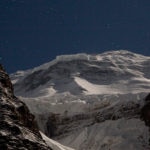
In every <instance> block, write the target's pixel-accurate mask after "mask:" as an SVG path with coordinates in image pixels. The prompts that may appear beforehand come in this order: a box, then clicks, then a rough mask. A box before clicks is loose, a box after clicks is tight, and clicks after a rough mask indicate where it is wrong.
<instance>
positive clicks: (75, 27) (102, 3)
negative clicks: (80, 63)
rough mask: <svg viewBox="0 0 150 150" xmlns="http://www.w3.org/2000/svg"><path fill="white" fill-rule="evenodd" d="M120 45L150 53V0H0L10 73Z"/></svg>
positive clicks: (2, 53) (1, 49)
mask: <svg viewBox="0 0 150 150" xmlns="http://www.w3.org/2000/svg"><path fill="white" fill-rule="evenodd" d="M118 49H126V50H130V51H133V52H136V53H140V54H144V55H148V56H150V0H0V57H2V59H1V60H0V63H2V64H3V65H4V66H5V69H6V71H7V72H9V73H12V72H15V71H17V70H24V69H29V68H32V67H35V66H38V65H40V64H43V63H45V62H48V61H50V60H52V59H54V58H55V57H56V55H61V54H74V53H94V54H95V53H102V52H104V51H108V50H118Z"/></svg>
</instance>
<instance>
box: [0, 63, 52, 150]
mask: <svg viewBox="0 0 150 150" xmlns="http://www.w3.org/2000/svg"><path fill="white" fill-rule="evenodd" d="M0 149H1V150H50V148H49V147H48V146H47V145H46V144H45V142H44V140H43V139H42V137H41V135H40V133H39V131H38V128H37V125H36V122H35V120H34V116H33V115H32V114H31V113H30V112H29V110H28V108H27V106H26V105H25V104H24V103H23V102H21V101H20V100H19V99H18V98H17V97H15V96H14V94H13V87H12V84H11V81H10V79H9V76H8V75H7V73H6V72H5V71H4V69H3V67H2V65H0Z"/></svg>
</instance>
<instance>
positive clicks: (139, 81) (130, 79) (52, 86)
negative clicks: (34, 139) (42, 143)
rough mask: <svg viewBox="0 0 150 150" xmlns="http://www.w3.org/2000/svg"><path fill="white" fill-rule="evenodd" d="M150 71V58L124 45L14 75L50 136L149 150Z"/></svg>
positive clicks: (79, 144)
mask: <svg viewBox="0 0 150 150" xmlns="http://www.w3.org/2000/svg"><path fill="white" fill-rule="evenodd" d="M149 70H150V57H146V56H142V55H139V54H135V53H131V52H129V51H125V50H121V51H110V52H106V53H103V54H98V55H88V54H76V55H65V56H58V57H57V58H56V59H55V60H54V61H52V62H49V63H46V64H44V65H41V66H39V67H36V68H34V69H31V70H27V71H18V72H17V73H15V74H12V75H11V79H12V82H13V83H14V87H15V93H16V94H17V95H18V96H19V97H20V98H21V99H22V100H23V101H24V102H25V103H26V104H27V105H28V106H29V109H30V110H31V111H32V112H33V113H34V114H35V116H36V118H37V120H38V125H39V127H40V129H41V130H42V131H43V132H44V133H46V134H47V135H48V136H49V137H52V138H53V139H55V140H57V141H59V142H61V143H63V144H65V145H67V146H70V147H73V148H76V149H77V150H84V149H86V150H90V149H92V150H96V149H98V150H99V149H101V150H105V149H112V150H120V149H122V150H126V149H127V148H128V149H129V150H130V149H131V150H146V149H149V147H148V139H149V132H148V127H146V126H145V124H144V122H143V121H141V119H140V110H141V108H142V107H143V105H144V101H143V99H144V97H145V96H146V95H147V93H149V90H150V73H149ZM99 141H100V142H99Z"/></svg>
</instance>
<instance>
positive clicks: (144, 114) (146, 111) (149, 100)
mask: <svg viewBox="0 0 150 150" xmlns="http://www.w3.org/2000/svg"><path fill="white" fill-rule="evenodd" d="M141 118H142V119H143V120H144V121H145V124H146V125H147V126H149V127H150V93H149V94H148V95H147V96H146V98H145V105H144V106H143V108H142V109H141Z"/></svg>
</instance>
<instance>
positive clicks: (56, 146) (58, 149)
mask: <svg viewBox="0 0 150 150" xmlns="http://www.w3.org/2000/svg"><path fill="white" fill-rule="evenodd" d="M40 134H41V136H42V138H43V139H44V140H45V142H46V143H47V145H48V146H50V147H51V148H52V149H53V150H75V149H73V148H69V147H67V146H64V145H62V144H60V143H58V142H56V141H54V140H52V139H50V138H48V137H47V136H46V135H45V134H44V133H42V132H40Z"/></svg>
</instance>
